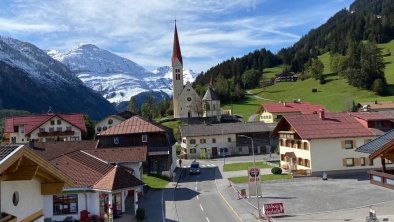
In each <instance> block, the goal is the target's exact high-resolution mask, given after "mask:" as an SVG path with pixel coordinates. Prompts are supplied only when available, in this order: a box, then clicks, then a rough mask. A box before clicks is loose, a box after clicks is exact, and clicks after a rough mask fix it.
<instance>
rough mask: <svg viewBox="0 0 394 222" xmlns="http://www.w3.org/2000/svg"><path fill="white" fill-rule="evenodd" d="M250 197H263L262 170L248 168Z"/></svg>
mask: <svg viewBox="0 0 394 222" xmlns="http://www.w3.org/2000/svg"><path fill="white" fill-rule="evenodd" d="M248 184H249V196H261V180H260V168H258V167H249V168H248Z"/></svg>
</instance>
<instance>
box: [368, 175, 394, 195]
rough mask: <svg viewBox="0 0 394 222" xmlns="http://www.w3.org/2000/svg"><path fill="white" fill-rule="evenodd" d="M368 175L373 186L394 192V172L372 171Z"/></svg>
mask: <svg viewBox="0 0 394 222" xmlns="http://www.w3.org/2000/svg"><path fill="white" fill-rule="evenodd" d="M368 173H369V179H370V181H371V183H372V184H375V185H378V186H382V187H386V188H389V189H393V190H394V174H393V173H394V171H392V170H391V171H387V172H386V173H383V172H381V171H376V170H370V171H368Z"/></svg>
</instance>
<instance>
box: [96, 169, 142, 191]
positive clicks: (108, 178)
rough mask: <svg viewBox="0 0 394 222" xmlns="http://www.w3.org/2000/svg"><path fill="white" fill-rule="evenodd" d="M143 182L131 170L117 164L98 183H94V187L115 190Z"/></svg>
mask: <svg viewBox="0 0 394 222" xmlns="http://www.w3.org/2000/svg"><path fill="white" fill-rule="evenodd" d="M143 184H144V183H143V182H142V181H141V180H139V179H137V178H136V177H135V176H133V174H132V173H131V172H130V171H129V170H126V169H125V168H123V167H121V166H116V167H114V168H113V169H112V170H111V171H109V172H108V173H107V174H106V175H105V176H104V177H102V178H101V179H100V180H99V181H98V182H97V183H96V184H94V186H93V188H94V189H98V190H108V191H114V190H120V189H125V188H130V187H135V186H140V185H143Z"/></svg>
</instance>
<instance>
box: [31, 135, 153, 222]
mask: <svg viewBox="0 0 394 222" xmlns="http://www.w3.org/2000/svg"><path fill="white" fill-rule="evenodd" d="M97 145H98V141H68V142H64V141H61V142H45V143H39V142H36V143H30V144H29V146H30V150H33V151H34V152H35V153H36V154H37V155H39V156H41V157H43V158H45V159H46V160H47V161H49V162H50V163H51V164H52V165H53V166H55V167H56V168H57V169H58V170H60V171H61V172H62V173H63V174H65V175H67V176H68V177H70V178H71V180H72V181H73V183H72V184H71V185H68V186H66V187H64V189H63V191H62V192H58V193H56V194H52V195H45V196H44V215H45V217H47V218H51V220H55V221H62V220H64V219H65V218H67V217H68V218H69V217H72V218H73V219H78V220H79V219H81V218H80V212H81V211H85V210H86V211H87V212H90V214H91V215H90V216H93V215H96V216H97V217H104V214H105V213H112V214H114V215H115V216H116V215H118V214H120V213H123V212H131V213H135V210H136V209H137V208H138V192H141V191H142V187H141V186H142V185H143V183H142V181H141V180H140V179H141V174H142V172H140V170H141V169H140V168H141V166H142V162H144V161H146V156H147V149H146V147H137V148H133V149H127V148H121V149H100V150H98V149H97ZM108 205H112V212H109V211H110V210H111V209H109V208H108V207H107V206H108Z"/></svg>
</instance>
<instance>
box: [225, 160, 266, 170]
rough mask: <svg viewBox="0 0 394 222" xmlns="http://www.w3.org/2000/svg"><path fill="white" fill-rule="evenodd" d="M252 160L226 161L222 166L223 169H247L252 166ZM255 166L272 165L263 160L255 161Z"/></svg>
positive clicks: (264, 166)
mask: <svg viewBox="0 0 394 222" xmlns="http://www.w3.org/2000/svg"><path fill="white" fill-rule="evenodd" d="M252 166H253V162H242V163H228V164H225V165H224V166H223V171H224V172H227V171H239V170H247V169H248V167H252ZM256 167H260V168H272V166H270V165H267V164H266V163H264V162H256Z"/></svg>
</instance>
